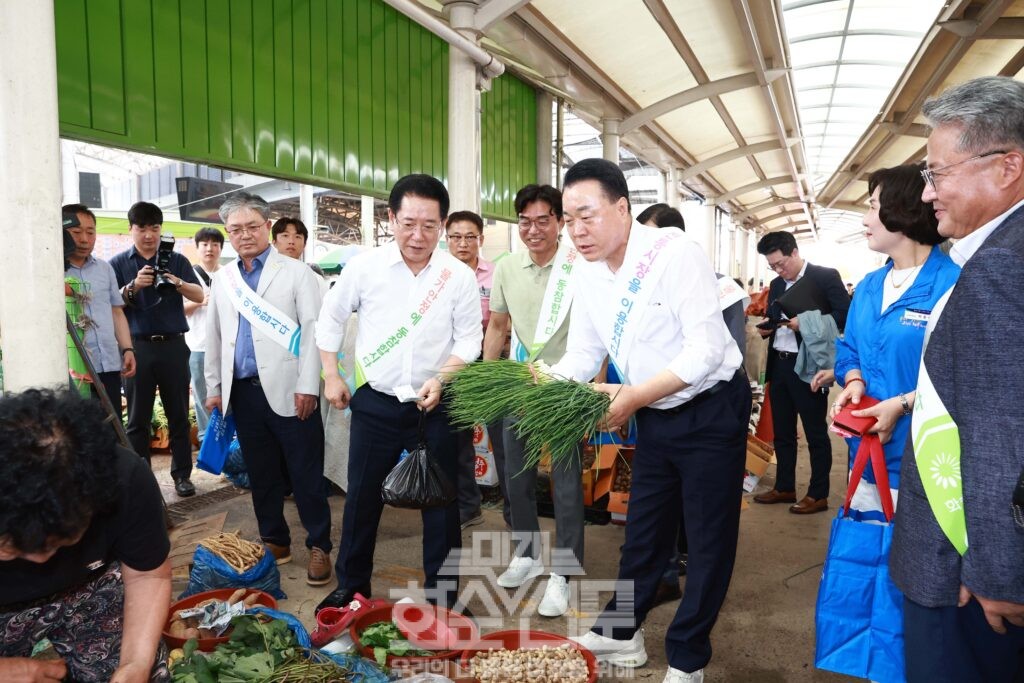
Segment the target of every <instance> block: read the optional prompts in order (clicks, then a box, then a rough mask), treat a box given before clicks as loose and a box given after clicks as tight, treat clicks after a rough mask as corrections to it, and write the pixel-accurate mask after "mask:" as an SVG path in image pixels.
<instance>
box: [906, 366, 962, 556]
mask: <svg viewBox="0 0 1024 683" xmlns="http://www.w3.org/2000/svg"><path fill="white" fill-rule="evenodd" d="M911 432H912V434H913V437H914V459H915V460H916V461H917V470H918V473H919V474H920V476H921V483H922V484H923V485H924V492H925V495H926V496H927V497H928V504H929V505H930V506H931V508H932V513H933V514H934V515H935V521H937V522H938V523H939V527H940V528H941V529H942V533H944V534H945V535H946V538H948V539H949V542H950V543H952V544H953V547H954V548H956V550H957V552H958V553H960V554H961V555H963V554H964V553H965V552H967V519H966V517H965V516H964V487H963V480H962V479H961V477H960V430H959V429H958V428H957V426H956V422H954V421H953V418H952V417H951V416H950V414H949V411H948V410H946V406H945V405H943V403H942V399H941V398H939V394H938V392H937V391H935V386H934V385H933V384H932V380H931V377H929V376H928V368H926V367H925V364H924V354H922V355H921V368H920V370H919V372H918V378H917V396H916V398H915V399H914V417H913V419H912V421H911Z"/></svg>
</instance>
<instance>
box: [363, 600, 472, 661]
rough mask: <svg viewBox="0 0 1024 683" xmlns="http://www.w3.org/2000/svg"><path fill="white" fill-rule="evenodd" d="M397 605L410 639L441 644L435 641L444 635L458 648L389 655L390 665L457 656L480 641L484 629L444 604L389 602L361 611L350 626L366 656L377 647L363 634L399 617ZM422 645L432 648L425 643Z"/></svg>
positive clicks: (416, 641) (447, 641)
mask: <svg viewBox="0 0 1024 683" xmlns="http://www.w3.org/2000/svg"><path fill="white" fill-rule="evenodd" d="M396 607H397V608H398V609H397V612H398V614H399V615H400V619H399V621H400V622H401V624H400V625H399V631H401V632H402V634H403V635H404V636H405V637H406V638H408V639H409V642H411V643H413V644H414V645H416V644H417V643H424V642H425V643H428V644H430V643H432V642H433V644H439V643H437V642H435V641H436V640H439V638H438V636H440V637H441V638H443V639H444V642H446V643H448V644H449V645H454V647H452V648H451V649H446V650H437V651H435V653H434V654H432V655H419V656H403V657H396V656H395V655H388V659H387V663H388V666H407V665H409V664H415V663H416V662H427V661H435V660H442V659H457V658H458V656H459V655H460V654H461V653H462V650H463V648H464V647H465V646H466V645H470V644H472V643H475V642H478V640H479V637H480V631H479V630H478V629H477V627H476V624H475V623H473V622H472V621H471V620H470V619H467V618H466V617H464V616H462V615H461V614H458V613H457V612H452V611H451V610H447V609H445V608H443V607H434V606H433V605H420V604H411V603H410V604H403V605H385V606H383V607H374V608H373V609H370V610H367V611H365V612H362V610H360V612H361V613H360V614H359V615H358V616H356V618H355V620H354V621H353V622H352V625H351V626H349V634H351V636H352V641H353V642H354V643H355V644H356V647H357V648H358V649H359V653H360V654H362V655H363V656H364V657H366V658H368V659H371V660H372V659H373V648H372V647H369V646H364V645H363V644H362V642H361V641H360V640H359V634H360V633H361V632H362V631H364V630H366V629H367V628H368V627H370V626H372V625H373V624H376V623H377V622H379V621H393V620H394V619H395V611H396ZM396 623H397V622H396ZM407 629H411V630H407ZM432 639H433V640H432ZM418 646H419V647H421V648H423V649H428V648H427V647H423V646H422V645H418ZM430 649H433V648H430Z"/></svg>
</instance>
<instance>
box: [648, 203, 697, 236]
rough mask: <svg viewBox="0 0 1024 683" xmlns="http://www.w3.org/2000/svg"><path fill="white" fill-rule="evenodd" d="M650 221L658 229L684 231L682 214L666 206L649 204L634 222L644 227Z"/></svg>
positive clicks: (684, 222)
mask: <svg viewBox="0 0 1024 683" xmlns="http://www.w3.org/2000/svg"><path fill="white" fill-rule="evenodd" d="M652 220H653V221H654V224H655V225H657V226H658V227H659V228H679V229H680V230H686V221H684V220H683V214H681V213H679V210H678V209H673V208H672V207H671V206H669V205H668V204H651V205H650V206H648V207H647V208H646V209H644V210H643V211H641V212H640V215H639V216H637V217H636V222H637V223H640V224H641V225H646V224H647V223H649V222H651V221H652Z"/></svg>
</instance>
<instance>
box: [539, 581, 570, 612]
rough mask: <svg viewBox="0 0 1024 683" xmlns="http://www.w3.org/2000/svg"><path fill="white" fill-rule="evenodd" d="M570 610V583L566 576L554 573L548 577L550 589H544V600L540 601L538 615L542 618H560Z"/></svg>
mask: <svg viewBox="0 0 1024 683" xmlns="http://www.w3.org/2000/svg"><path fill="white" fill-rule="evenodd" d="M568 609H569V582H568V581H566V580H565V577H564V576H559V575H558V574H555V573H552V574H551V575H550V576H549V577H548V587H547V588H545V589H544V598H543V599H542V600H541V601H540V607H538V608H537V613H538V614H539V615H541V616H542V617H560V616H562V615H563V614H565V612H566V610H568Z"/></svg>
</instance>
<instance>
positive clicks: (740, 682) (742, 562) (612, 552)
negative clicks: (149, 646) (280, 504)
mask: <svg viewBox="0 0 1024 683" xmlns="http://www.w3.org/2000/svg"><path fill="white" fill-rule="evenodd" d="M833 452H834V464H833V469H832V494H831V496H830V499H829V504H830V506H831V511H830V512H828V513H823V514H817V515H807V516H799V515H793V514H790V513H789V512H787V507H788V506H785V505H767V506H766V505H756V504H750V505H749V506H748V507H747V508H746V509H745V510H744V512H743V514H742V516H741V521H740V543H739V551H738V557H737V563H736V571H735V572H734V574H733V581H732V586H731V588H730V591H729V597H728V599H727V600H726V603H725V607H724V609H723V610H722V614H721V617H720V619H719V622H718V625H717V626H716V628H715V631H714V633H713V636H712V638H713V643H714V647H715V654H714V658H713V659H712V662H711V664H710V665H709V666H708V668H707V670H706V673H707V675H708V678H709V680H711V681H715V682H716V683H755V682H756V683H802V682H810V681H849V680H854V679H850V678H848V677H845V676H839V675H833V674H828V673H825V672H821V671H817V670H815V669H814V666H813V659H814V603H815V599H816V596H817V588H818V581H819V578H820V575H821V566H820V563H821V562H822V560H823V559H824V556H825V545H826V543H827V541H828V533H829V525H830V523H831V520H832V516H833V515H834V513H835V510H836V507H837V506H838V505H840V504H841V502H842V492H843V491H844V490H845V477H844V473H845V465H846V445H845V443H843V441H842V440H841V439H838V438H834V439H833ZM154 462H156V459H154ZM809 469H810V468H809V466H808V461H807V453H806V449H805V447H804V446H803V441H802V440H801V447H800V454H799V465H798V467H797V479H798V482H801V485H802V486H806V481H807V478H808V476H809ZM773 476H774V466H772V467H771V468H770V469H769V470H768V474H767V475H766V478H765V479H764V480H763V482H762V484H763V485H764V484H767V485H770V483H771V481H772V480H773ZM210 479H211V480H210V481H207V480H206V479H205V478H204V479H203V481H202V485H201V484H200V481H198V480H197V481H196V485H197V487H200V493H202V492H204V491H209V490H211V489H213V488H214V487H215V486H216V480H213V478H212V477H211V478H210ZM764 488H767V487H766V486H763V487H759V488H758V490H757V491H756V492H760V491H761V490H764ZM744 499H745V501H747V502H749V499H750V495H746V496H744ZM168 501H169V502H174V501H173V494H172V495H171V496H168ZM330 502H331V509H332V510H333V513H334V516H333V519H334V537H335V539H336V538H337V536H338V534H339V532H340V525H339V524H338V520H339V516H340V514H341V509H342V504H343V499H342V498H341V497H339V496H334V497H332V498H331V499H330ZM222 511H226V512H227V513H228V514H227V522H226V524H225V527H224V528H225V530H228V531H233V530H235V529H240V530H241V531H242V534H243V535H244V536H246V537H249V538H255V536H256V523H255V520H254V519H253V518H252V505H251V502H250V500H249V497H248V496H239V497H236V498H233V499H230V500H226V501H221V502H215V503H212V504H210V505H208V506H204V507H202V509H199V510H196V511H194V512H192V513H190V514H191V515H192V516H196V517H201V516H206V515H212V514H215V513H217V512H222ZM285 512H286V515H287V516H288V520H289V524H291V525H292V529H293V531H298V530H300V529H301V527H300V525H299V521H298V515H297V513H296V511H295V506H294V504H293V503H291V502H289V503H287V504H286V505H285ZM484 518H485V522H484V524H482V525H480V526H476V527H473V528H472V529H470V530H469V531H467V532H465V533H464V542H465V543H466V545H467V546H469V545H470V543H471V532H476V533H478V534H479V533H480V532H500V531H503V530H504V525H503V524H502V522H501V513H500V511H498V510H486V511H485V513H484ZM541 526H542V528H543V529H544V530H546V531H551V532H553V530H554V520H552V519H543V518H542V520H541ZM420 528H421V524H420V516H419V513H418V512H413V511H407V510H397V509H392V508H388V509H387V510H386V511H385V514H384V518H383V520H382V521H381V526H380V536H379V541H378V544H377V556H376V559H377V562H376V570H375V573H374V592H375V595H376V596H378V597H385V596H387V592H388V591H389V590H390V589H392V588H401V587H403V586H405V585H406V583H407V582H410V581H417V580H418V579H419V578H420V569H419V567H420V566H421V563H420V540H419V535H420ZM586 534H587V553H586V554H587V561H586V567H585V568H586V571H587V575H588V578H591V579H614V577H615V575H616V572H617V569H618V557H619V553H618V548H619V546H620V545H621V543H622V538H623V532H622V527H618V526H611V525H609V526H588V527H587V530H586ZM297 538H301V537H300V536H297ZM484 538H486V537H480V536H478V547H480V548H485V549H486V548H487V547H489V546H488V545H487V544H486V543H485V544H483V545H481V544H480V541H481V540H483V539H484ZM300 545H301V542H294V543H293V556H294V558H295V559H294V561H293V562H292V563H291V564H288V565H285V566H283V567H282V568H281V570H282V572H281V573H282V587H283V589H284V591H285V592H286V593H287V594H288V600H286V601H283V602H282V604H281V606H282V608H283V609H285V610H287V611H289V612H292V613H293V614H296V615H297V616H298V617H299V618H300V619H301V620H302V621H303V622H304V623H306V624H307V626H312V624H313V608H314V607H315V606H316V604H317V602H318V601H319V600H320V599H321V598H322V597H323V595H325V594H326V589H325V588H317V589H314V588H311V587H309V586H307V585H306V583H305V563H306V560H307V556H306V553H305V552H304V551H303V550H302V548H301V547H300ZM502 568H503V567H502ZM498 571H499V572H500V571H501V569H498ZM465 583H466V582H465V581H464V582H463V584H464V586H465ZM175 589H176V592H177V591H180V588H179V587H178V586H175ZM502 590H503V589H502ZM543 590H544V580H543V579H539V580H537V581H535V582H534V583H533V584H532V585H530V586H529V590H527V591H524V594H523V600H522V601H521V602H520V605H519V608H520V613H522V612H527V613H532V612H533V611H534V609H535V607H536V605H537V603H538V602H539V601H540V597H541V595H542V594H543ZM494 602H497V601H494ZM470 608H471V609H472V611H473V612H474V614H476V615H478V616H482V615H485V614H487V613H488V608H487V606H486V605H485V603H484V602H483V601H481V600H480V598H479V597H474V598H473V600H472V601H471V602H470ZM674 609H675V605H674V603H673V604H666V605H662V606H661V607H658V608H655V609H654V610H653V611H652V612H651V614H650V616H649V618H648V622H647V624H646V626H645V631H646V638H647V650H648V654H649V655H650V661H649V663H648V665H647V666H646V667H645V668H643V669H639V670H636V671H635V672H633V673H634V675H635V678H636V680H652V681H657V680H660V678H661V676H662V675H664V674H663V672H664V670H665V668H664V667H665V654H664V649H663V645H662V637H663V634H664V629H665V627H666V625H667V624H668V623H669V621H671V618H672V614H673V612H674ZM580 618H581V622H582V624H583V625H584V626H586V625H589V623H590V622H589V620H588V618H587V617H586V616H581V617H580ZM514 621H515V619H511V618H508V619H505V627H506V628H510V627H512V626H513V625H514V624H513V623H512V622H514ZM530 621H531V623H532V624H533V625H534V627H535V628H538V629H543V630H546V631H551V632H555V633H564V632H565V629H566V624H567V621H566V619H564V618H560V619H553V620H549V619H544V618H543V617H537V616H533V617H532V618H531V619H530ZM483 630H484V631H485V632H486V631H490V630H493V629H492V628H489V627H485V628H484V629H483ZM602 680H628V679H626V678H624V677H619V678H604V679H602Z"/></svg>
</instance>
